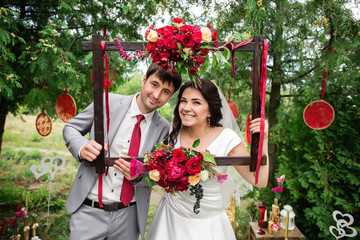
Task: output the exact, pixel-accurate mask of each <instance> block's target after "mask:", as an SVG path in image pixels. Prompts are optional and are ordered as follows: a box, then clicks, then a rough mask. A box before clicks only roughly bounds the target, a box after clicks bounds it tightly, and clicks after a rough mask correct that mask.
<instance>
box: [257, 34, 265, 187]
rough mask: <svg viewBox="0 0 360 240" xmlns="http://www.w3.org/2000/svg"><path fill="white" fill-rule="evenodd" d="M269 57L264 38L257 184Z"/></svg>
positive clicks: (262, 138)
mask: <svg viewBox="0 0 360 240" xmlns="http://www.w3.org/2000/svg"><path fill="white" fill-rule="evenodd" d="M267 57H268V43H267V42H266V41H265V40H264V48H263V52H262V60H261V65H262V66H261V76H260V101H261V111H260V117H261V122H260V139H259V148H258V160H257V166H256V176H255V184H257V183H258V178H259V169H260V163H261V155H262V148H263V141H264V128H265V95H266V79H267V66H266V61H267Z"/></svg>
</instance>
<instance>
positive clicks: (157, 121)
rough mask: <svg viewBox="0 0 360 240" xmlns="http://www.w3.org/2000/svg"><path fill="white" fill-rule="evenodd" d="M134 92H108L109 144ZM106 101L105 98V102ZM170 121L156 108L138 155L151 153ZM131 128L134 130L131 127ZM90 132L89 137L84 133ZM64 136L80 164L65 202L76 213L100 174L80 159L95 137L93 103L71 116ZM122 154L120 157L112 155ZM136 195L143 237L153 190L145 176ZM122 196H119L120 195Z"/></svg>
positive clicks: (163, 135)
mask: <svg viewBox="0 0 360 240" xmlns="http://www.w3.org/2000/svg"><path fill="white" fill-rule="evenodd" d="M133 97H134V95H131V96H123V95H118V94H109V107H110V127H109V142H110V146H111V143H112V141H113V139H114V136H115V134H116V132H117V130H118V128H119V126H120V124H121V122H122V120H123V118H124V116H125V113H126V112H127V110H128V108H129V107H130V104H131V101H132V99H133ZM104 103H105V101H104ZM105 109H106V108H105V106H104V132H105V138H104V142H105V143H106V142H107V136H106V129H107V127H106V113H105ZM169 128H170V124H169V123H168V122H167V121H166V119H165V118H163V117H162V116H161V115H160V114H159V113H158V112H157V111H155V113H154V115H153V117H152V121H151V125H150V127H149V131H148V134H147V137H146V141H145V143H144V146H143V147H142V149H140V151H139V156H143V155H144V153H146V152H150V151H152V150H153V149H154V146H155V143H158V142H161V141H162V140H163V139H164V138H165V137H166V135H167V134H168V132H169ZM129 131H132V129H131V130H130V129H129ZM88 132H90V134H89V139H87V138H86V137H85V136H84V135H86V134H87V133H88ZM63 137H64V139H65V143H66V146H67V147H68V149H69V151H70V152H71V154H72V155H73V156H74V158H75V159H77V161H78V162H80V163H81V165H80V167H79V170H78V173H77V175H76V178H75V181H74V183H73V185H72V188H71V191H70V194H69V196H68V199H67V201H66V210H67V212H68V213H73V212H75V211H76V210H77V209H78V208H79V207H80V206H81V204H82V203H83V201H84V200H85V198H86V197H87V195H88V194H89V192H90V190H91V188H92V187H93V185H94V183H95V181H96V179H97V176H98V175H97V174H96V173H95V167H89V166H85V165H84V162H83V161H84V160H81V159H80V158H79V151H80V148H81V147H82V146H83V145H84V144H86V143H87V142H89V140H91V139H94V105H93V103H91V104H90V105H89V106H88V107H87V108H86V109H85V110H83V111H82V112H80V113H79V114H78V115H76V116H75V117H74V118H72V119H71V120H70V121H69V122H68V123H67V124H66V125H65V127H64V130H63ZM111 157H120V156H111ZM134 191H135V194H136V201H137V204H136V206H137V219H138V226H139V230H140V233H141V235H142V237H144V232H145V226H146V221H147V215H148V211H149V202H150V193H151V190H150V189H149V187H148V186H147V184H146V183H145V181H144V179H143V180H142V181H141V182H139V183H137V184H136V185H135V190H134ZM119 198H120V196H119Z"/></svg>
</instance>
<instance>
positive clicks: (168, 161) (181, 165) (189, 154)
mask: <svg viewBox="0 0 360 240" xmlns="http://www.w3.org/2000/svg"><path fill="white" fill-rule="evenodd" d="M199 143H200V140H199V139H198V140H196V141H195V142H194V144H193V148H196V147H197V146H198V145H199ZM215 166H216V162H215V159H214V157H213V155H211V153H210V152H207V151H205V152H197V151H195V150H191V149H190V148H184V147H180V148H176V149H173V148H172V145H166V144H163V143H158V144H156V145H155V150H154V151H153V152H151V153H146V154H145V156H144V163H142V162H139V161H138V160H136V159H135V158H133V159H132V160H131V167H130V176H131V177H132V178H133V177H135V176H137V175H140V174H142V173H146V172H149V175H148V176H147V177H146V178H145V180H146V181H147V183H148V185H149V186H150V187H151V186H153V185H154V184H156V183H157V184H158V185H159V186H160V187H162V188H164V189H165V191H166V192H168V193H171V194H175V193H176V192H182V191H187V190H189V189H190V195H194V196H195V198H196V202H195V204H194V213H196V214H197V213H199V210H197V209H198V208H200V199H201V198H202V197H203V189H202V186H201V184H200V180H202V181H206V180H207V179H208V178H209V177H213V178H216V179H217V181H218V182H223V181H225V180H226V178H227V175H224V174H222V173H220V172H219V171H217V170H216V168H214V167H215Z"/></svg>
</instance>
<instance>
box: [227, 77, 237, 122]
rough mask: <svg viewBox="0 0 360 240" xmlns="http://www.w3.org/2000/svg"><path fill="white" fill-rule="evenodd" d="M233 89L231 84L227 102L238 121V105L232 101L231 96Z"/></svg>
mask: <svg viewBox="0 0 360 240" xmlns="http://www.w3.org/2000/svg"><path fill="white" fill-rule="evenodd" d="M231 87H232V83H230V87H229V99H228V100H227V103H228V104H229V107H230V110H231V112H232V113H233V115H234V118H235V119H236V118H237V116H238V115H239V108H238V106H237V105H236V103H235V102H233V101H231V100H230V95H231Z"/></svg>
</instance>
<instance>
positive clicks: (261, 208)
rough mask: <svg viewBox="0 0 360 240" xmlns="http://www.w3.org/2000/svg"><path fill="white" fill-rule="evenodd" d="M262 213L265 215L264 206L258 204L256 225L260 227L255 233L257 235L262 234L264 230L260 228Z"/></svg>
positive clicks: (262, 218)
mask: <svg viewBox="0 0 360 240" xmlns="http://www.w3.org/2000/svg"><path fill="white" fill-rule="evenodd" d="M264 215H265V206H264V205H260V206H259V220H258V226H259V227H260V228H259V229H258V230H257V231H256V233H257V234H259V235H264V234H265V232H264V230H262V226H263V223H264Z"/></svg>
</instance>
